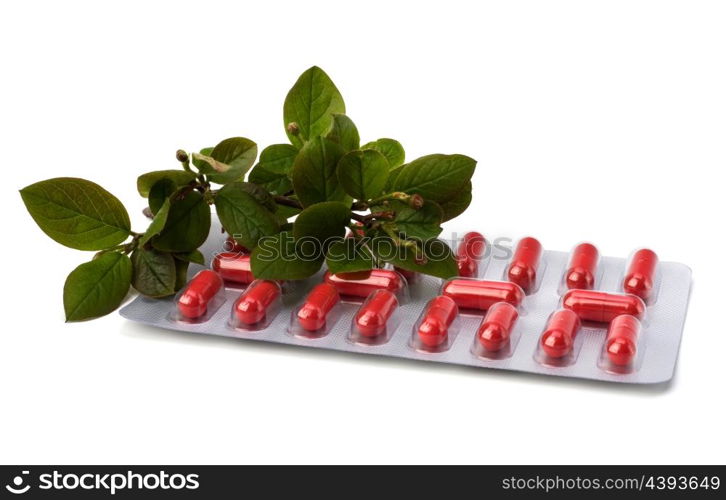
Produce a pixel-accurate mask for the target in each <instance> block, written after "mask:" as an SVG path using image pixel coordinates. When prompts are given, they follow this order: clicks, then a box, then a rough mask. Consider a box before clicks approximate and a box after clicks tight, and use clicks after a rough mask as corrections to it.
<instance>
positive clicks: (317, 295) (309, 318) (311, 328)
mask: <svg viewBox="0 0 726 500" xmlns="http://www.w3.org/2000/svg"><path fill="white" fill-rule="evenodd" d="M343 307H344V306H343V303H342V302H341V300H340V294H339V293H338V291H337V290H336V289H335V287H334V286H332V285H330V284H328V283H319V284H318V285H315V287H313V289H312V290H310V292H309V293H308V294H307V295H306V297H305V299H304V300H303V302H302V303H301V304H300V305H299V306H297V307H295V308H294V309H293V310H292V313H291V315H290V324H289V325H288V327H287V331H288V333H289V334H290V335H292V336H294V337H298V338H303V339H309V340H315V339H320V338H322V337H325V336H326V335H328V334H329V333H330V332H331V331H332V329H333V327H334V326H335V325H336V324H337V323H338V321H340V318H341V316H342V315H343Z"/></svg>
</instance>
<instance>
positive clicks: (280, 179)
mask: <svg viewBox="0 0 726 500" xmlns="http://www.w3.org/2000/svg"><path fill="white" fill-rule="evenodd" d="M297 152H298V151H297V148H296V147H295V146H292V145H290V144H273V145H272V146H267V147H266V148H265V149H263V150H262V153H260V161H259V163H258V164H257V165H255V167H254V168H253V169H252V170H251V171H250V175H249V181H250V182H254V183H255V184H257V185H259V186H262V187H264V188H265V189H267V190H268V191H270V192H271V193H274V194H285V193H287V192H288V191H290V190H292V182H291V181H290V177H291V176H292V166H293V163H294V162H295V156H297Z"/></svg>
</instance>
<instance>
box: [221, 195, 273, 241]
mask: <svg viewBox="0 0 726 500" xmlns="http://www.w3.org/2000/svg"><path fill="white" fill-rule="evenodd" d="M244 184H245V183H241V182H233V183H231V184H227V185H226V186H224V187H223V188H222V189H220V190H219V192H218V193H217V196H216V198H215V200H214V204H215V206H216V207H217V216H218V217H219V220H220V222H221V223H222V226H223V227H224V228H225V230H226V231H227V232H228V233H229V234H232V235H234V236H235V239H236V240H237V241H238V242H239V243H241V244H242V245H244V246H246V247H247V248H254V247H255V246H257V241H258V240H259V239H260V238H262V237H263V236H271V235H273V234H275V233H277V232H278V231H279V228H280V227H279V224H278V221H277V219H276V217H275V215H274V214H273V213H272V212H270V210H268V209H267V208H265V207H264V206H263V205H262V204H261V203H260V202H259V201H258V200H257V199H256V198H255V197H254V196H253V195H252V194H250V193H249V191H248V188H247V187H246V186H245V185H244Z"/></svg>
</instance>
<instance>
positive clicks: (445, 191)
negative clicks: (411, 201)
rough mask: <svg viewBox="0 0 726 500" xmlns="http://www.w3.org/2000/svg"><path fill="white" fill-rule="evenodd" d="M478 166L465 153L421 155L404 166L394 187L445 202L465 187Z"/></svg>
mask: <svg viewBox="0 0 726 500" xmlns="http://www.w3.org/2000/svg"><path fill="white" fill-rule="evenodd" d="M475 167H476V161H475V160H473V159H471V158H469V157H468V156H464V155H458V154H455V155H441V154H435V155H428V156H422V157H421V158H418V159H417V160H414V161H412V162H411V163H408V164H407V165H404V166H403V167H402V168H401V172H400V173H399V174H398V177H396V182H395V183H394V184H393V189H395V190H396V191H403V192H406V193H409V194H412V193H418V194H420V195H421V196H423V197H424V199H425V200H432V201H436V202H444V201H447V200H448V199H450V198H452V197H454V196H455V195H457V194H458V193H459V191H461V190H462V189H463V188H464V186H465V185H466V182H467V181H468V180H469V179H471V176H472V174H473V173H474V168H475Z"/></svg>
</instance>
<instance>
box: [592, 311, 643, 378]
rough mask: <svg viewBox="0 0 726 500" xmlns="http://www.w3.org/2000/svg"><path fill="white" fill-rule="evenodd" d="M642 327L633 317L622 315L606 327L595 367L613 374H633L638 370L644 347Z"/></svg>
mask: <svg viewBox="0 0 726 500" xmlns="http://www.w3.org/2000/svg"><path fill="white" fill-rule="evenodd" d="M643 331H644V325H643V323H642V322H641V321H639V320H638V319H637V318H635V317H634V316H628V315H622V316H619V317H618V318H616V319H615V320H614V321H612V322H611V323H610V325H608V330H607V333H606V334H605V336H604V340H603V343H602V349H601V350H600V357H599V358H598V363H597V366H598V367H599V368H600V369H601V370H604V371H606V372H609V373H615V374H627V373H634V372H636V371H638V369H639V368H640V364H641V363H642V361H643V356H644V353H645V347H646V338H645V335H643Z"/></svg>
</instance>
